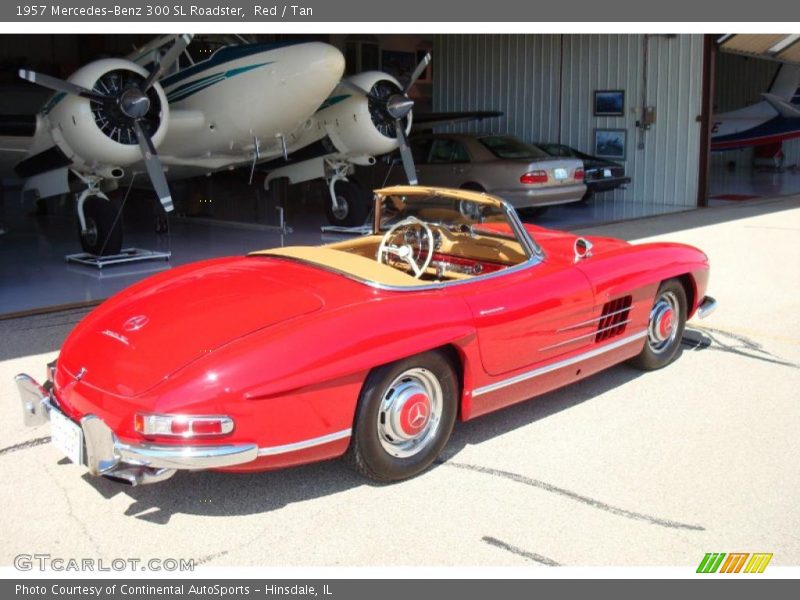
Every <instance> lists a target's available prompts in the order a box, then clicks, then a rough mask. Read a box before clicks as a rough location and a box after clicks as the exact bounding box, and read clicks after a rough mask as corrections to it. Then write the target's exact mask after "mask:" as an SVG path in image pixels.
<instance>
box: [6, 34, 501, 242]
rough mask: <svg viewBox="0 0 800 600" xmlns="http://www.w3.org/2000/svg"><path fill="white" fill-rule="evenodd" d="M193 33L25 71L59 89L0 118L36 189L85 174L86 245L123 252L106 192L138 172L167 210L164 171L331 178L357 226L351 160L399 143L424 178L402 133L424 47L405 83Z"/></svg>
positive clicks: (360, 209) (70, 187) (312, 45)
mask: <svg viewBox="0 0 800 600" xmlns="http://www.w3.org/2000/svg"><path fill="white" fill-rule="evenodd" d="M234 37H236V38H237V39H234ZM190 41H192V39H191V37H190V36H187V35H179V36H163V37H159V38H156V39H155V40H153V41H152V42H151V43H150V44H148V45H146V46H145V47H143V48H141V49H139V50H138V51H136V52H135V53H133V54H132V55H130V56H128V57H127V58H124V59H101V60H97V61H94V62H92V63H89V64H87V65H86V66H84V67H82V68H80V69H79V70H78V71H76V72H75V73H74V74H73V75H72V76H71V77H70V78H69V80H67V81H62V80H59V79H56V78H53V77H49V76H46V75H42V74H39V73H34V72H32V71H21V72H20V75H21V76H22V77H23V78H24V79H26V80H28V81H31V82H33V83H37V84H39V85H42V86H44V87H47V88H49V89H52V90H55V91H56V92H57V93H56V94H55V95H54V96H53V97H52V98H51V99H50V100H49V101H48V102H47V103H46V104H45V106H44V108H43V109H42V110H41V111H40V112H39V114H38V115H36V117H35V119H34V118H33V117H28V118H27V121H26V120H25V119H26V118H25V117H21V118H17V119H14V118H11V119H8V118H5V119H2V118H0V149H6V150H15V151H16V152H18V153H19V152H24V153H25V158H23V159H22V160H20V161H19V162H18V163H17V164H16V166H15V168H14V170H15V172H16V174H17V176H18V177H20V178H22V179H24V180H25V184H24V188H23V189H24V190H25V191H26V192H28V193H31V194H32V195H34V196H35V197H38V198H46V197H50V196H55V195H61V194H64V193H68V192H70V191H75V187H74V184H75V183H77V184H78V186H79V187H78V189H79V190H81V191H80V192H79V194H78V203H77V209H78V219H79V222H80V238H81V245H82V246H83V248H84V250H85V251H87V252H89V253H91V254H95V255H98V254H115V253H117V252H119V250H120V248H121V246H122V229H121V227H119V225H118V224H117V220H118V219H117V215H118V212H119V206H118V203H117V202H116V201H112V200H109V198H108V196H107V195H106V192H111V191H114V190H116V189H117V188H118V187H119V186H120V185H121V184H124V183H127V182H130V181H131V178H132V177H134V176H135V175H136V174H139V173H142V172H147V174H148V176H149V178H150V181H151V182H152V184H153V188H154V189H155V191H156V193H157V195H158V197H159V199H160V201H161V204H162V206H163V207H164V210H165V211H167V212H169V211H171V210H172V198H171V195H170V192H169V187H168V184H167V179H178V178H187V177H193V176H197V175H202V174H208V173H213V172H216V171H220V170H223V169H233V168H235V167H240V166H244V165H250V166H251V169H255V166H256V165H258V164H263V166H264V168H265V169H266V170H271V171H272V172H271V173H270V174H269V177H268V178H267V179H266V181H265V186H267V187H268V186H269V183H270V181H272V180H274V179H276V178H286V179H288V180H289V181H290V182H292V183H298V182H302V181H309V180H312V179H317V178H323V179H325V180H326V182H327V183H328V189H329V191H330V195H331V202H330V205H329V207H328V211H327V212H328V217H329V219H330V220H331V222H332V223H333V224H337V225H361V224H363V222H364V219H365V218H366V216H367V213H368V211H369V196H368V194H366V193H365V192H364V191H362V190H360V189H359V188H358V186H357V185H356V184H355V183H354V182H351V181H348V180H347V176H348V174H350V173H352V171H353V166H354V165H356V164H359V165H364V164H373V163H374V162H375V157H376V156H380V155H383V154H387V153H389V152H392V151H393V150H396V149H398V148H399V149H400V154H401V158H402V162H403V165H404V168H405V172H406V174H407V177H408V180H409V182H410V183H412V184H414V183H416V169H415V168H414V163H413V159H412V156H411V152H410V150H409V148H408V144H407V134H408V133H409V131H410V129H411V125H412V120H413V115H412V111H413V107H414V101H413V100H412V99H411V98H410V97H409V95H408V91H409V89H410V88H411V87H412V86H413V85H414V84H415V82H416V81H417V79H418V78H419V77H420V76H421V75H422V73H423V72H424V71H425V68H426V67H427V65H428V64H429V62H430V56H426V57H425V58H424V59H423V61H422V62H421V63H420V64H419V65H418V66H417V68H416V70H415V71H414V73H413V74H412V75H411V77H410V80H409V82H408V83H407V84H406V86H405V88H403V87H401V85H400V83H399V82H398V81H397V79H395V78H394V77H392V76H391V75H388V74H387V73H383V72H380V71H371V72H365V73H360V74H357V75H354V76H352V77H350V78H348V79H345V80H342V79H341V77H342V74H343V72H344V58H343V56H342V54H341V52H339V50H338V49H336V48H335V47H333V46H330V45H328V44H324V43H321V42H279V43H276V44H251V43H247V41H246V40H245V39H244V38H241V37H238V36H228V37H227V38H226V39H225V40H224V42H220V41H218V40H216V41H215V40H214V36H198V37H197V38H196V39H195V40H194V41H193V42H192V45H191V46H189V42H190ZM214 44H216V47H214ZM187 46H188V47H187ZM499 114H501V113H497V112H482V111H478V112H466V113H445V114H428V115H425V116H424V117H423V118H422V119H420V120H422V121H425V122H428V123H434V122H435V123H439V122H453V121H459V120H469V119H476V118H486V117H494V116H498V115H499ZM156 149H157V151H156ZM0 152H2V150H0ZM18 156H19V154H18ZM164 167H166V169H165V168H164ZM251 173H252V171H251ZM76 180H77V181H76Z"/></svg>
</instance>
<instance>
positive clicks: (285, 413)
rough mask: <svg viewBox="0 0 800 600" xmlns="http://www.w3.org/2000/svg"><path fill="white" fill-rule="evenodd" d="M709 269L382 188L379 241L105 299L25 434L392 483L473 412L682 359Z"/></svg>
mask: <svg viewBox="0 0 800 600" xmlns="http://www.w3.org/2000/svg"><path fill="white" fill-rule="evenodd" d="M707 280H708V259H707V257H706V256H705V254H703V253H702V252H701V251H699V250H697V249H695V248H692V247H689V246H685V245H680V244H671V243H647V244H636V245H632V244H628V243H627V242H624V241H621V240H617V239H611V238H600V237H587V238H584V237H578V236H576V235H573V234H570V233H564V232H558V231H551V230H548V229H544V228H541V227H537V226H534V225H523V224H522V223H521V222H520V220H519V219H518V218H517V215H516V213H515V212H514V210H513V209H512V208H511V207H510V206H509V205H507V204H506V203H505V202H503V201H502V200H500V199H499V198H496V197H493V196H490V195H487V194H482V193H477V192H469V191H466V190H450V189H442V188H428V187H408V186H403V187H394V188H386V189H382V190H378V191H377V192H375V215H374V222H373V227H372V232H371V233H369V234H368V235H365V236H363V237H358V238H355V239H348V240H346V241H340V242H336V243H333V244H329V245H325V246H320V247H302V246H297V247H286V248H278V249H273V250H264V251H260V252H254V253H252V254H250V255H248V256H244V257H232V258H219V259H214V260H207V261H203V262H198V263H195V264H191V265H188V266H183V267H180V268H176V269H172V270H170V271H167V272H164V273H161V274H158V275H155V276H153V277H150V278H149V279H146V280H144V281H142V282H140V283H138V284H136V285H134V286H132V287H130V288H129V289H127V290H125V291H123V292H121V293H120V294H117V295H116V296H114V297H112V298H111V299H109V300H107V301H106V302H104V303H103V304H102V305H100V306H99V307H98V308H97V309H95V310H94V311H93V312H92V313H90V314H89V315H88V316H87V317H86V318H85V319H84V320H83V321H82V322H81V323H80V324H79V325H78V326H77V327H76V328H75V329H74V331H73V332H72V333H71V334H70V335H69V337H68V338H67V340H66V342H65V343H64V346H63V348H62V350H61V353H60V356H59V358H58V360H57V362H56V363H54V364H51V365H50V367H49V368H48V380H47V381H46V383H44V384H43V385H40V384H39V383H37V382H36V381H35V380H34V379H32V378H31V377H29V376H27V375H19V376H18V377H17V384H18V387H19V390H20V392H21V397H22V406H23V412H24V418H25V422H26V424H27V425H40V424H43V423H45V422H46V421H48V420H49V422H50V425H51V428H52V439H53V442H54V443H55V445H56V446H57V447H58V449H59V450H60V451H61V452H62V453H63V454H65V455H66V456H68V457H69V458H70V459H71V460H72V461H73V462H75V463H78V464H84V465H86V467H87V468H88V470H89V472H90V473H91V474H92V475H101V476H105V477H108V478H110V479H114V480H117V481H120V482H125V483H128V484H133V485H136V484H142V483H153V482H157V481H163V480H165V479H167V478H168V477H170V476H171V475H173V474H174V473H175V472H176V471H177V470H200V469H218V470H227V471H259V470H268V469H276V468H281V467H288V466H291V465H299V464H303V463H309V462H313V461H319V460H324V459H330V458H333V457H338V456H344V457H345V459H346V460H347V462H348V463H349V464H350V465H352V466H353V467H354V468H355V469H356V470H357V471H358V472H359V473H361V474H363V475H365V476H367V477H369V478H373V479H376V480H381V481H394V480H400V479H404V478H407V477H411V476H413V475H416V474H417V473H419V472H421V471H422V470H424V469H426V468H427V467H428V466H430V465H431V463H432V462H433V461H434V459H435V458H436V457H437V455H438V454H439V453H440V452H441V451H442V449H443V447H444V446H445V444H446V443H447V440H448V438H449V436H450V433H451V431H452V430H453V427H454V424H455V422H456V421H457V420H462V421H464V420H468V419H472V418H475V417H477V416H479V415H482V414H485V413H487V412H490V411H493V410H495V409H498V408H501V407H503V406H507V405H509V404H513V403H516V402H520V401H522V400H526V399H529V398H532V397H533V396H536V395H539V394H542V393H544V392H547V391H550V390H553V389H555V388H558V387H561V386H565V385H567V384H569V383H572V382H574V381H577V380H579V379H581V378H584V377H588V376H590V375H592V374H594V373H597V372H598V371H600V370H602V369H605V368H607V367H609V366H611V365H614V364H617V363H620V362H623V361H629V362H630V363H631V364H632V365H634V366H636V367H639V368H642V369H646V370H650V369H658V368H660V367H663V366H665V365H667V364H668V363H669V362H671V361H672V360H673V359H674V358H675V357H676V355H677V353H678V350H679V346H680V341H681V335H682V333H683V330H684V325H685V323H686V320H687V319H689V318H691V317H692V316H694V315H698V316H700V317H702V316H704V315H705V314H707V313H709V312H710V311H712V310H713V309H714V306H715V302H714V300H713V299H712V298H710V297H709V296H706V285H707Z"/></svg>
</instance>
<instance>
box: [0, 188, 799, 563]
mask: <svg viewBox="0 0 800 600" xmlns="http://www.w3.org/2000/svg"><path fill="white" fill-rule="evenodd" d="M584 231H585V232H586V233H598V234H603V235H616V236H620V237H623V238H625V239H629V240H637V241H642V240H645V239H665V240H677V241H682V242H688V243H691V244H694V245H697V246H699V247H701V248H702V249H703V250H704V251H705V252H706V253H707V254H708V255H709V257H710V259H711V262H712V275H711V284H710V292H711V293H712V294H713V295H714V296H716V297H717V299H718V300H719V302H720V308H719V309H718V311H717V312H716V313H715V314H714V315H712V316H711V317H710V318H709V319H707V320H705V321H702V322H699V323H698V322H692V323H691V324H690V326H689V328H688V329H687V332H686V335H685V337H684V346H683V347H684V351H683V354H682V356H680V358H679V359H678V360H677V362H676V363H674V364H673V365H671V366H669V367H668V368H666V369H663V370H661V371H657V372H653V373H647V374H642V373H640V372H638V371H634V370H632V369H630V368H628V367H626V366H619V367H615V368H612V369H610V370H608V371H606V372H604V373H601V374H599V375H596V376H594V377H592V378H589V379H587V380H585V381H583V382H581V383H578V384H576V385H573V386H571V387H568V388H565V389H563V390H560V391H557V392H554V393H550V394H547V395H546V396H543V397H541V398H539V399H537V400H535V401H531V402H526V403H522V404H520V405H517V406H515V407H511V408H508V409H505V410H503V411H500V412H497V413H495V414H492V415H488V416H486V417H483V418H480V419H477V420H475V421H472V422H469V423H464V424H460V425H458V426H457V428H456V431H455V433H454V436H453V438H452V439H451V441H450V443H449V445H448V446H447V448H446V449H445V452H444V456H443V460H442V462H441V463H440V464H438V465H437V466H435V467H434V468H432V469H430V470H429V471H427V472H426V473H424V474H423V475H421V476H419V477H417V478H415V479H413V480H410V481H407V482H403V483H399V484H395V485H388V486H378V485H370V484H369V483H366V482H365V481H363V480H361V479H359V478H358V477H356V476H355V475H353V474H351V473H350V471H348V470H347V469H346V468H345V467H344V466H343V465H341V464H340V463H339V462H338V461H333V462H329V463H324V464H318V465H311V466H306V467H301V468H296V469H290V470H285V471H280V472H274V473H265V474H254V475H230V474H228V475H226V474H219V473H194V474H179V475H176V476H175V477H174V478H173V479H171V480H169V481H168V482H165V483H163V484H160V485H155V486H145V487H140V488H125V487H120V486H118V485H116V484H113V483H111V482H108V481H106V480H103V479H93V478H90V477H88V476H87V475H86V474H85V472H84V471H83V469H82V468H80V467H77V466H74V465H72V464H70V463H68V462H67V461H66V460H63V459H61V457H60V456H59V455H58V453H57V451H56V450H54V449H53V448H52V447H51V446H50V445H49V444H48V443H47V442H48V436H49V429H48V427H47V426H42V427H40V428H38V429H34V430H25V429H23V428H22V427H21V416H20V414H19V406H18V400H17V395H16V392H15V390H14V389H13V384H12V377H13V375H14V374H15V373H17V372H19V371H28V372H31V373H33V374H35V375H41V374H42V373H43V370H44V364H45V363H46V362H47V361H49V360H52V359H53V358H54V357H55V356H56V354H57V348H58V347H59V345H60V343H61V341H62V340H63V338H64V336H65V335H66V334H67V333H68V331H69V330H70V329H71V328H72V327H73V326H74V325H75V323H77V322H78V320H79V319H80V318H81V317H82V315H83V314H84V313H83V312H82V311H69V312H63V313H57V314H52V315H46V316H39V317H31V318H25V319H12V320H6V321H0V439H2V440H3V441H2V448H0V478H2V481H3V486H1V487H0V505H2V506H3V508H4V515H5V519H4V531H3V536H2V542H0V565H8V564H10V563H11V561H12V559H13V557H14V556H15V555H16V554H18V553H31V554H32V553H48V552H49V553H52V554H53V555H54V556H64V557H93V558H97V557H105V558H110V557H119V556H123V557H140V558H149V557H158V558H164V557H165V556H169V557H177V558H195V559H198V560H199V561H201V562H202V563H203V564H207V565H237V566H249V565H254V566H255V565H270V566H285V565H383V566H392V565H480V566H486V565H516V566H541V565H543V564H555V563H557V564H560V565H573V566H591V565H615V566H645V565H647V566H650V565H679V566H683V567H685V568H686V569H687V574H689V573H693V572H694V569H695V568H696V566H697V564H698V563H699V562H700V560H701V559H702V557H703V555H704V554H705V553H706V552H731V551H742V552H772V553H774V558H773V561H772V563H771V565H798V564H800V534H798V532H800V502H798V500H799V499H800V478H798V476H797V474H798V473H799V472H800V441H799V439H800V438H798V431H800V403H798V402H797V398H798V394H797V390H798V388H799V387H800V302H799V301H798V298H800V270H798V268H797V264H796V263H797V256H796V255H797V252H796V240H797V237H798V232H800V197H793V198H783V199H779V200H769V201H753V202H746V203H745V202H739V203H732V205H731V206H725V207H720V208H712V209H707V210H703V211H698V212H692V213H681V214H675V215H667V216H662V217H657V218H652V219H646V220H639V221H634V222H628V223H618V224H612V225H605V226H599V227H594V228H589V229H586V230H584Z"/></svg>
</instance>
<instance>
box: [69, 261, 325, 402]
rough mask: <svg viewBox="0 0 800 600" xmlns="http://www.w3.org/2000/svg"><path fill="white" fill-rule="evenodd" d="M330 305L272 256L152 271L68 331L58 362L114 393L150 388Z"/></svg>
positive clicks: (86, 381) (87, 381)
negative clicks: (277, 264)
mask: <svg viewBox="0 0 800 600" xmlns="http://www.w3.org/2000/svg"><path fill="white" fill-rule="evenodd" d="M323 306H324V302H323V300H322V298H320V297H319V296H318V295H317V294H316V293H315V292H314V291H313V290H312V289H310V288H308V287H306V286H304V285H302V284H300V283H297V282H291V281H287V280H286V277H281V274H280V270H279V269H276V268H274V265H271V264H270V263H268V262H266V261H255V260H252V259H247V258H235V259H219V260H213V261H205V262H201V263H196V264H194V265H191V266H189V267H182V268H179V269H174V270H172V271H168V272H166V273H162V274H160V275H157V276H155V277H151V278H149V279H147V280H145V281H143V282H141V283H139V284H137V285H135V286H133V287H132V288H129V289H128V290H126V291H124V292H122V293H121V294H118V295H117V296H115V297H114V298H112V299H111V300H109V301H107V302H105V303H104V304H102V305H101V306H99V307H98V308H97V309H96V310H95V311H93V312H92V313H91V314H90V315H89V316H88V317H87V318H86V319H84V321H83V322H81V323H80V324H79V325H78V326H77V327H76V328H75V330H74V331H73V333H72V334H71V335H70V336H69V338H68V339H67V341H66V342H65V344H64V347H63V349H62V351H61V355H60V357H59V368H64V369H65V370H66V372H67V374H68V375H70V376H72V377H73V378H74V377H76V376H78V374H79V373H81V372H82V373H83V375H82V376H81V377H80V379H81V382H82V383H84V384H86V385H89V386H92V387H94V388H97V389H100V390H102V391H105V392H109V393H112V394H116V395H120V396H125V397H133V396H136V395H139V394H142V393H144V392H146V391H147V390H149V389H151V388H152V387H154V386H155V385H157V384H158V383H159V382H161V381H162V380H164V379H167V378H168V377H169V376H170V375H171V374H173V373H175V372H176V371H177V370H179V369H180V368H182V367H184V366H185V365H187V364H189V363H190V362H192V361H194V360H196V359H198V358H200V357H202V356H205V355H208V354H209V353H212V352H214V351H215V350H216V349H218V348H220V347H221V346H224V345H225V344H228V343H230V342H232V341H234V340H236V339H238V338H241V337H243V336H245V335H247V334H249V333H252V332H254V331H257V330H259V329H263V328H265V327H269V326H271V325H274V324H277V323H280V322H285V321H287V320H290V319H293V318H295V317H299V316H301V315H305V314H308V313H311V312H314V311H317V310H320V309H321V308H322V307H323Z"/></svg>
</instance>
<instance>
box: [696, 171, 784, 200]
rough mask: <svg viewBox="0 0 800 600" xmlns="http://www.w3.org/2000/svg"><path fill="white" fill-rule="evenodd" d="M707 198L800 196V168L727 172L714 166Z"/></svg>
mask: <svg viewBox="0 0 800 600" xmlns="http://www.w3.org/2000/svg"><path fill="white" fill-rule="evenodd" d="M708 185H709V198H710V200H711V201H712V202H713V201H715V200H716V201H719V200H723V201H724V199H725V198H731V197H734V198H735V197H739V198H747V197H751V198H770V197H774V196H783V195H787V194H798V193H800V169H798V168H797V167H796V166H795V165H792V168H788V169H785V170H784V171H782V172H777V171H769V170H764V169H758V170H756V169H752V168H750V167H749V166H744V167H738V168H736V169H727V168H724V166H720V165H715V166H713V167H712V169H711V173H710V178H709V184H708Z"/></svg>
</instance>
